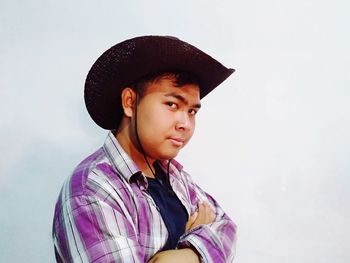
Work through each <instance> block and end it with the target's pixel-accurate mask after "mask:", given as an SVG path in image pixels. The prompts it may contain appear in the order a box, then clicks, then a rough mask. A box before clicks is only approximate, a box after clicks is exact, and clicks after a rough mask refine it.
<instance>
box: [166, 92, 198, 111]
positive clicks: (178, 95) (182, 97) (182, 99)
mask: <svg viewBox="0 0 350 263" xmlns="http://www.w3.org/2000/svg"><path fill="white" fill-rule="evenodd" d="M164 96H165V97H173V98H175V99H178V100H180V101H182V102H183V103H184V104H186V105H188V104H189V102H188V100H187V99H186V98H185V97H184V96H182V95H180V94H179V93H176V92H170V93H166V94H165V95H164ZM192 107H194V108H197V109H200V108H201V104H200V103H196V104H194V105H192Z"/></svg>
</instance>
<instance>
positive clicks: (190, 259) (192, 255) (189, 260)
mask: <svg viewBox="0 0 350 263" xmlns="http://www.w3.org/2000/svg"><path fill="white" fill-rule="evenodd" d="M162 262H164V263H178V262H181V263H200V259H199V257H198V255H197V253H196V252H194V251H193V250H192V249H190V248H182V249H171V250H165V251H162V252H158V253H157V254H155V255H154V256H153V257H152V258H151V259H150V261H148V263H162Z"/></svg>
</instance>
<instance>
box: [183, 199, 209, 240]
mask: <svg viewBox="0 0 350 263" xmlns="http://www.w3.org/2000/svg"><path fill="white" fill-rule="evenodd" d="M214 220H215V212H214V211H213V209H212V208H211V207H210V205H209V204H208V203H203V202H199V203H198V211H196V212H194V213H193V214H192V215H191V216H190V218H189V220H188V222H187V224H186V233H187V232H189V231H190V230H191V229H193V228H195V227H196V226H199V225H206V224H211V223H213V222H214Z"/></svg>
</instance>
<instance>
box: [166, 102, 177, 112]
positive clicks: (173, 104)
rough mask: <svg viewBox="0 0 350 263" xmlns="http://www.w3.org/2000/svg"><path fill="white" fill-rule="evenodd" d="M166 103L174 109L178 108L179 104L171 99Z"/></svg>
mask: <svg viewBox="0 0 350 263" xmlns="http://www.w3.org/2000/svg"><path fill="white" fill-rule="evenodd" d="M166 105H168V107H169V108H171V109H172V110H176V109H178V106H177V104H176V103H174V102H171V101H169V102H167V103H166Z"/></svg>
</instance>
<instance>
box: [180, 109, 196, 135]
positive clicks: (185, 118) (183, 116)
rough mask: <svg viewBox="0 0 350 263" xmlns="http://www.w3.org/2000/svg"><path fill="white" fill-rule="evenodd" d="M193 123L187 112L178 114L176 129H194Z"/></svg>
mask: <svg viewBox="0 0 350 263" xmlns="http://www.w3.org/2000/svg"><path fill="white" fill-rule="evenodd" d="M192 125H193V124H192V121H191V119H190V116H189V115H188V113H187V112H178V116H177V120H176V129H177V130H183V131H185V130H190V129H191V128H192Z"/></svg>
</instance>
